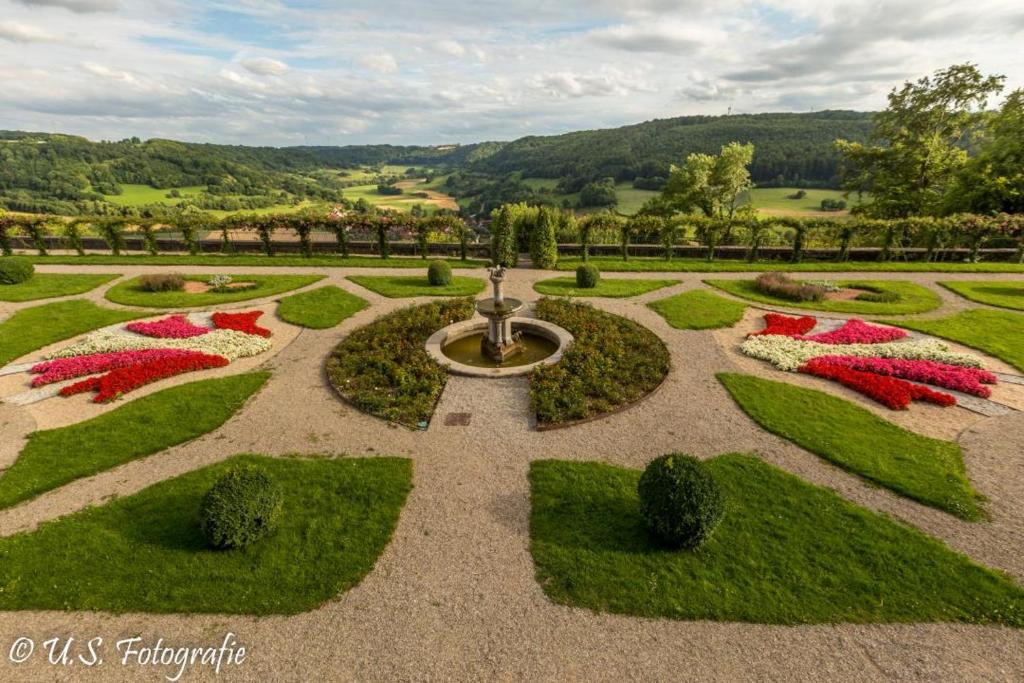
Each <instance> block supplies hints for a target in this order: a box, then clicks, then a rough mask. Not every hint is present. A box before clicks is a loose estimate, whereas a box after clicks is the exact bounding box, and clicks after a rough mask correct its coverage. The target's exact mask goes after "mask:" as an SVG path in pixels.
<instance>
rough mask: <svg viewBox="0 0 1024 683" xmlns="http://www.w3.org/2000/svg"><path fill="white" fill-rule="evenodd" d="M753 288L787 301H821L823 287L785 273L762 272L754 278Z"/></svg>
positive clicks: (823, 294)
mask: <svg viewBox="0 0 1024 683" xmlns="http://www.w3.org/2000/svg"><path fill="white" fill-rule="evenodd" d="M754 288H755V289H757V291H759V292H761V293H762V294H766V295H768V296H774V297H777V298H779V299H787V300H789V301H821V300H822V299H824V298H825V288H824V287H821V286H819V285H809V284H805V283H802V282H797V281H796V280H793V279H791V278H790V277H789V276H788V275H786V274H785V273H778V272H771V273H762V274H761V275H758V276H757V277H756V278H755V279H754Z"/></svg>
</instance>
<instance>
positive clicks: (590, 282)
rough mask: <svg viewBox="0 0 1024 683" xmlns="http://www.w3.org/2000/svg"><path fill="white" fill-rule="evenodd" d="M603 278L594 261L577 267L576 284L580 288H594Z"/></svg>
mask: <svg viewBox="0 0 1024 683" xmlns="http://www.w3.org/2000/svg"><path fill="white" fill-rule="evenodd" d="M600 279H601V271H600V270H598V269H597V266H595V265H594V264H592V263H584V264H582V265H580V266H578V267H577V268H576V286H577V287H579V288H580V289H593V288H594V287H597V283H598V281H599V280H600Z"/></svg>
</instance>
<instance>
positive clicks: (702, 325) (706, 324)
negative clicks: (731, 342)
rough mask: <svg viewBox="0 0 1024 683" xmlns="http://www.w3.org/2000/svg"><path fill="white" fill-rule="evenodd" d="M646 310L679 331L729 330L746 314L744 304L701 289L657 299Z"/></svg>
mask: <svg viewBox="0 0 1024 683" xmlns="http://www.w3.org/2000/svg"><path fill="white" fill-rule="evenodd" d="M647 306H648V308H650V309H652V310H653V311H655V312H656V313H658V315H660V316H661V317H663V318H664V319H665V320H666V321H667V322H668V324H669V325H671V326H672V327H674V328H676V329H679V330H711V329H716V328H719V327H732V326H733V325H735V324H736V323H738V322H739V321H740V319H741V318H743V312H744V311H746V310H747V307H746V306H745V305H744V304H741V303H738V302H736V301H733V300H732V299H726V298H724V297H721V296H718V295H717V294H712V293H711V292H705V291H704V290H702V289H691V290H690V291H688V292H683V293H681V294H676V295H675V296H670V297H668V298H667V299H658V300H657V301H652V302H651V303H649V304H647Z"/></svg>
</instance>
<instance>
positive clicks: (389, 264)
mask: <svg viewBox="0 0 1024 683" xmlns="http://www.w3.org/2000/svg"><path fill="white" fill-rule="evenodd" d="M25 257H26V258H28V259H29V260H30V261H32V262H33V263H35V264H36V265H42V264H54V265H74V266H79V265H80V266H112V265H125V266H211V267H215V268H219V267H221V266H241V267H243V268H244V267H247V266H281V267H304V268H324V267H327V268H425V267H426V266H425V265H424V262H423V259H421V258H420V257H418V256H417V257H409V256H392V257H391V258H387V259H382V258H380V257H379V256H349V257H348V258H342V257H341V256H312V257H310V258H303V257H302V256H280V255H279V256H265V255H263V254H234V255H227V254H225V255H221V254H197V255H195V256H190V255H188V254H173V255H172V254H164V255H158V256H144V255H141V254H128V255H123V256H113V255H111V254H86V255H85V256H70V255H65V256H57V255H53V254H51V255H50V256H29V255H26V256H25ZM442 260H447V261H448V264H449V265H450V266H451V267H452V268H483V267H484V266H486V265H487V263H488V262H487V261H484V260H481V259H467V260H465V261H460V260H459V259H442Z"/></svg>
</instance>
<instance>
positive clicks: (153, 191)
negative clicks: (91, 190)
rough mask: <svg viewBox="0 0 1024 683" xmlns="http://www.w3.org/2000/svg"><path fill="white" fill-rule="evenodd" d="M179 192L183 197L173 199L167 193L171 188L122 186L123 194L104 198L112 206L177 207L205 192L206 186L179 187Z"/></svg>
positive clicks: (108, 195)
mask: <svg viewBox="0 0 1024 683" xmlns="http://www.w3.org/2000/svg"><path fill="white" fill-rule="evenodd" d="M177 190H178V192H180V193H181V195H182V196H181V197H179V198H174V199H172V198H170V197H168V196H167V193H168V192H170V191H171V190H170V188H164V189H157V188H155V187H150V186H149V185H128V184H126V185H122V186H121V191H122V192H121V194H105V195H103V198H104V199H106V200H107V201H108V202H110V203H111V204H117V205H118V206H144V205H146V204H167V205H168V206H176V205H178V204H180V203H181V200H182V199H185V198H187V197H196V196H198V195H199V193H200V192H205V191H206V186H205V185H192V186H189V187H179V188H177Z"/></svg>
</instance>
